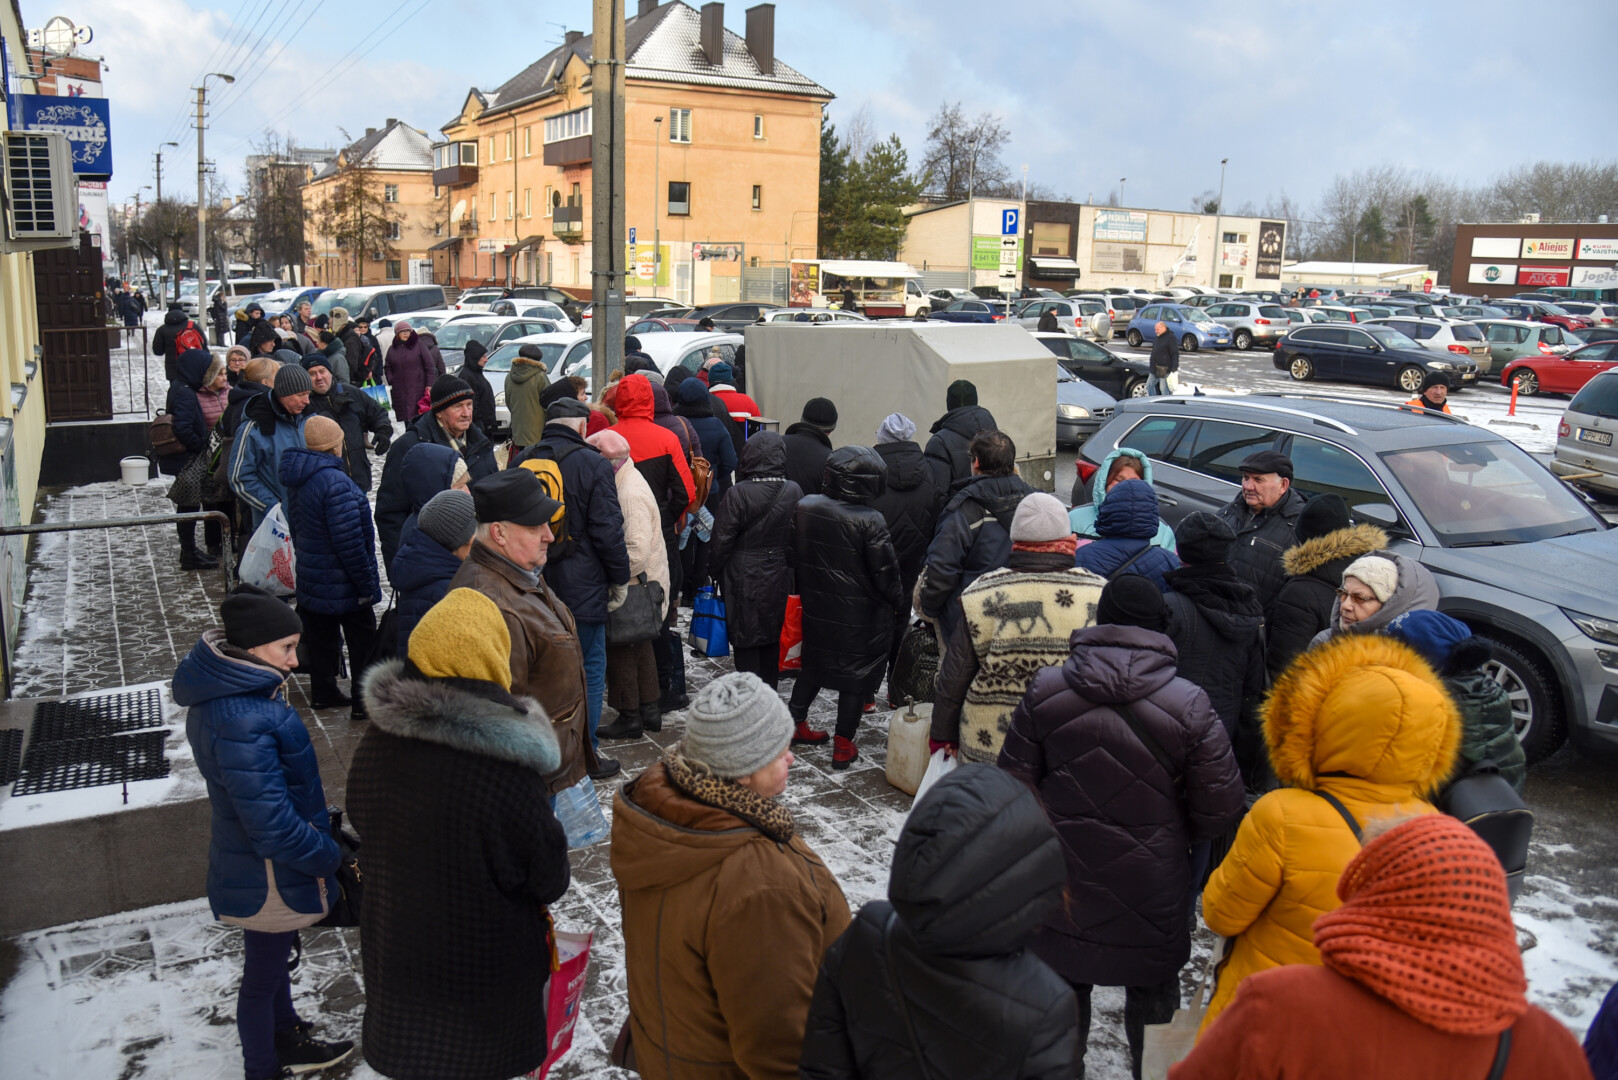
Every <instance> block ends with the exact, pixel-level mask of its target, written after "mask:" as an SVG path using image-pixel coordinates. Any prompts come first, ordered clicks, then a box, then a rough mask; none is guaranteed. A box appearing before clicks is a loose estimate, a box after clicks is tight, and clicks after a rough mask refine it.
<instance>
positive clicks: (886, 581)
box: [792, 446, 900, 694]
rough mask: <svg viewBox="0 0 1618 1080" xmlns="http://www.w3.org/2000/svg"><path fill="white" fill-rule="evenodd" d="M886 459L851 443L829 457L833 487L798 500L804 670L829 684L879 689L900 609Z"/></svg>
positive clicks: (796, 556)
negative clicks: (885, 508) (879, 505)
mask: <svg viewBox="0 0 1618 1080" xmlns="http://www.w3.org/2000/svg"><path fill="white" fill-rule="evenodd" d="M882 473H883V469H882V459H881V458H879V457H877V456H876V454H875V453H874V452H872V451H871V450H869V449H867V448H866V447H863V446H845V447H842V448H841V449H838V450H836V451H833V453H832V455H831V456H830V457H828V458H827V459H826V480H827V491H826V494H824V495H809V496H806V497H805V498H804V499H803V501H802V502H800V503H798V510H797V516H796V518H795V523H794V533H793V547H792V557H793V564H794V566H795V567H796V569H797V578H798V593H799V595H800V596H802V597H803V675H804V677H805V678H808V679H812V680H814V681H815V683H816V684H817V685H819V686H821V687H823V688H825V689H828V690H848V691H858V692H860V693H867V694H869V693H874V692H875V691H876V688H877V685H878V684H880V683H881V681H882V673H883V671H884V670H885V669H886V667H887V663H888V646H889V645H890V644H891V643H892V640H893V613H894V612H895V611H896V610H898V607H899V603H900V593H899V560H898V558H897V557H896V556H895V555H894V553H893V541H892V540H890V539H889V538H888V527H887V525H885V524H883V521H882V515H881V514H879V513H877V512H876V511H875V510H872V509H871V507H870V506H869V503H870V501H871V500H872V499H874V498H876V497H877V496H879V495H881V494H882V490H883V483H884V481H883V478H882Z"/></svg>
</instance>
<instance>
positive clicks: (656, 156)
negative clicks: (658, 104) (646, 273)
mask: <svg viewBox="0 0 1618 1080" xmlns="http://www.w3.org/2000/svg"><path fill="white" fill-rule="evenodd" d="M652 124H653V125H654V126H653V128H652V130H653V131H654V132H656V134H654V135H653V136H652V295H653V296H656V295H657V275H658V272H659V271H660V270H662V269H663V195H662V192H661V190H660V189H659V187H658V185H659V184H660V183H661V180H660V179H659V177H658V169H659V167H660V166H661V165H662V158H663V117H662V116H654V117H652Z"/></svg>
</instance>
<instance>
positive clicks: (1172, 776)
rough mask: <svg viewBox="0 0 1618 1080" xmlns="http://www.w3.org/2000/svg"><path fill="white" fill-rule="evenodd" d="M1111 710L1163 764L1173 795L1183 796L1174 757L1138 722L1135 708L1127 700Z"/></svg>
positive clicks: (1183, 781)
mask: <svg viewBox="0 0 1618 1080" xmlns="http://www.w3.org/2000/svg"><path fill="white" fill-rule="evenodd" d="M1112 711H1113V712H1115V713H1117V714H1118V715H1119V716H1120V717H1121V718H1122V719H1123V721H1124V723H1126V724H1128V725H1129V730H1130V731H1133V732H1134V733H1135V738H1137V739H1139V740H1140V741H1141V745H1142V746H1145V747H1146V749H1147V750H1149V751H1151V754H1152V757H1154V758H1156V759H1157V763H1158V764H1159V765H1161V766H1163V771H1164V772H1166V773H1168V774H1169V782H1170V784H1171V785H1172V786H1173V788H1174V797H1175V798H1176V799H1182V798H1184V797H1185V776H1184V774H1182V773H1181V772H1180V771H1179V769H1178V768H1177V767H1176V766H1175V764H1174V759H1173V758H1171V757H1169V755H1168V753H1167V752H1166V751H1165V750H1164V749H1163V747H1162V745H1161V744H1160V743H1159V742H1158V741H1157V740H1156V739H1154V738H1152V733H1151V732H1149V731H1147V730H1146V725H1144V724H1142V723H1141V722H1140V717H1138V716H1136V715H1135V710H1134V709H1133V708H1132V707H1131V706H1130V704H1129V702H1127V701H1120V702H1118V703H1117V704H1116V705H1113V706H1112Z"/></svg>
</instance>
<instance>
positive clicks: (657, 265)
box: [652, 113, 790, 296]
mask: <svg viewBox="0 0 1618 1080" xmlns="http://www.w3.org/2000/svg"><path fill="white" fill-rule="evenodd" d="M652 131H653V132H654V133H655V134H653V135H652V295H653V296H657V295H658V292H657V276H658V274H660V273H662V272H663V188H662V182H661V180H660V179H659V175H658V170H659V169H660V167H661V166H662V160H661V159H662V156H663V116H662V114H661V113H660V114H658V115H657V116H654V117H652ZM789 227H790V226H789Z"/></svg>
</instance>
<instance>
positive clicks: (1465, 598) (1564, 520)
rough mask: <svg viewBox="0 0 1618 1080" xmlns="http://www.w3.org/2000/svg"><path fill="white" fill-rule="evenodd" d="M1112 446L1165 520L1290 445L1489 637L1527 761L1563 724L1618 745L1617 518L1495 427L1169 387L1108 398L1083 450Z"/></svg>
mask: <svg viewBox="0 0 1618 1080" xmlns="http://www.w3.org/2000/svg"><path fill="white" fill-rule="evenodd" d="M1592 385H1593V384H1592ZM1119 446H1128V447H1132V448H1134V449H1136V450H1139V451H1141V452H1143V453H1145V454H1146V455H1147V456H1148V457H1150V458H1151V459H1152V461H1153V468H1154V477H1153V485H1154V486H1155V487H1156V489H1157V496H1158V502H1159V504H1160V505H1161V506H1162V508H1163V516H1164V518H1165V519H1166V520H1167V521H1168V522H1169V523H1170V524H1173V523H1175V522H1178V521H1179V520H1180V519H1181V518H1182V517H1184V516H1185V515H1187V514H1189V513H1191V512H1192V511H1195V510H1207V511H1214V510H1217V509H1218V508H1219V507H1221V506H1224V505H1226V504H1227V503H1229V502H1230V501H1231V500H1232V499H1233V498H1234V497H1235V496H1236V494H1237V493H1238V492H1239V491H1240V490H1241V473H1240V470H1239V468H1238V466H1239V464H1240V462H1241V461H1242V459H1243V458H1245V457H1246V456H1247V455H1248V454H1251V453H1253V452H1254V451H1255V450H1269V449H1274V450H1279V451H1281V452H1282V453H1284V454H1287V455H1288V456H1289V457H1290V458H1291V459H1292V465H1293V468H1294V470H1295V471H1296V474H1297V475H1296V479H1295V480H1294V481H1293V484H1294V486H1295V487H1297V488H1298V490H1299V491H1301V492H1303V493H1304V494H1305V495H1306V496H1314V495H1318V494H1323V493H1328V492H1330V493H1334V494H1337V495H1341V496H1342V497H1343V499H1344V500H1345V501H1347V503H1348V505H1349V506H1350V508H1351V509H1352V510H1353V513H1354V516H1355V518H1356V519H1357V520H1359V521H1368V522H1371V523H1374V524H1376V525H1379V526H1381V527H1382V528H1384V529H1386V530H1387V531H1388V533H1389V534H1390V536H1392V537H1393V538H1394V539H1393V547H1394V549H1395V550H1397V551H1399V552H1400V553H1402V554H1405V555H1408V556H1410V557H1411V558H1413V559H1416V560H1418V561H1420V562H1421V563H1422V564H1423V565H1425V566H1426V567H1427V568H1428V569H1429V570H1431V571H1432V572H1433V575H1434V577H1435V578H1436V579H1437V581H1438V590H1439V596H1440V599H1439V605H1438V606H1439V608H1440V609H1441V610H1443V611H1444V612H1446V613H1447V614H1450V615H1453V616H1454V617H1455V618H1457V619H1460V620H1461V621H1462V622H1464V623H1466V624H1467V625H1469V626H1471V627H1472V629H1473V630H1474V631H1475V632H1476V633H1478V634H1479V635H1481V636H1484V637H1487V638H1488V639H1489V640H1490V641H1491V642H1493V644H1494V659H1493V661H1491V663H1490V673H1491V674H1492V675H1493V676H1494V677H1495V678H1496V679H1497V680H1499V682H1500V684H1501V685H1502V686H1504V687H1505V688H1506V692H1507V694H1508V695H1509V696H1510V698H1511V710H1512V716H1513V719H1514V720H1515V722H1516V726H1517V734H1518V736H1519V737H1520V738H1521V740H1522V745H1523V750H1524V751H1525V752H1526V753H1527V755H1528V759H1529V760H1530V761H1537V760H1539V759H1541V758H1544V757H1546V756H1547V755H1549V754H1550V753H1551V752H1552V751H1554V750H1555V749H1556V748H1557V747H1558V746H1559V745H1561V743H1562V741H1563V740H1564V739H1565V738H1566V737H1567V736H1569V735H1571V736H1572V738H1573V741H1574V742H1575V743H1577V744H1579V745H1580V746H1582V747H1587V748H1595V749H1609V750H1618V579H1615V577H1614V575H1613V567H1614V566H1618V530H1613V529H1612V528H1610V527H1609V526H1608V524H1607V522H1606V521H1605V520H1604V519H1603V518H1602V517H1601V516H1600V515H1599V514H1597V513H1596V512H1595V510H1594V509H1593V508H1592V507H1591V506H1590V505H1589V503H1587V502H1586V501H1585V500H1584V499H1583V498H1581V497H1580V496H1579V495H1578V494H1576V493H1575V492H1574V491H1573V490H1572V489H1571V488H1569V487H1568V486H1567V485H1566V484H1564V483H1563V482H1562V481H1561V480H1559V479H1557V478H1556V477H1555V476H1554V475H1552V474H1551V472H1550V471H1549V470H1547V469H1546V467H1545V466H1544V465H1541V464H1540V463H1539V462H1538V461H1536V460H1535V459H1534V458H1533V457H1532V456H1530V455H1529V454H1528V453H1527V452H1526V451H1524V450H1523V449H1522V448H1521V447H1519V446H1517V445H1516V444H1515V443H1513V442H1511V441H1510V440H1509V439H1507V438H1505V437H1504V436H1503V435H1499V434H1497V433H1495V432H1493V431H1489V430H1486V429H1484V428H1479V427H1473V426H1472V425H1471V424H1468V423H1466V422H1464V421H1462V420H1460V419H1459V418H1458V417H1453V416H1447V415H1445V414H1443V413H1435V412H1419V413H1418V412H1415V411H1413V410H1409V409H1401V408H1399V407H1398V406H1396V405H1392V404H1386V405H1384V404H1378V403H1372V402H1365V401H1348V400H1339V399H1333V398H1323V397H1312V396H1303V395H1297V394H1253V395H1251V396H1248V397H1242V398H1232V397H1180V396H1167V397H1153V398H1133V399H1129V400H1124V401H1120V402H1119V403H1118V407H1117V411H1116V412H1114V413H1113V416H1112V419H1111V420H1110V421H1108V422H1107V423H1106V424H1105V425H1103V426H1102V428H1101V430H1100V431H1098V432H1096V433H1095V434H1094V435H1092V436H1091V437H1090V439H1089V440H1088V441H1087V442H1086V443H1085V444H1084V447H1083V449H1082V450H1081V451H1080V454H1081V456H1082V457H1083V458H1084V459H1085V460H1086V461H1089V462H1091V463H1092V464H1095V465H1100V463H1101V462H1102V461H1104V460H1105V459H1106V456H1107V454H1108V453H1110V452H1111V451H1112V450H1114V449H1116V448H1117V447H1119Z"/></svg>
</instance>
